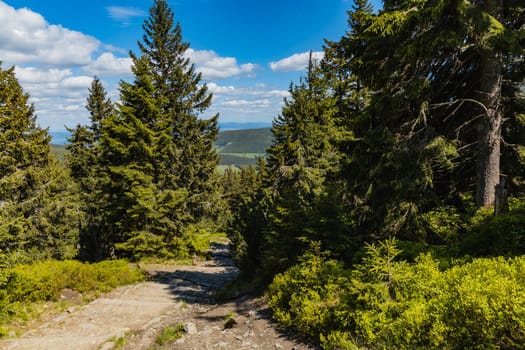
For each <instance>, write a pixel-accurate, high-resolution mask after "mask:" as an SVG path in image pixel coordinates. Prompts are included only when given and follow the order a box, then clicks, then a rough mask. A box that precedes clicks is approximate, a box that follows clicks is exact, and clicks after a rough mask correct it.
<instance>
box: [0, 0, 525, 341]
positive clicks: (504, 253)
mask: <svg viewBox="0 0 525 350" xmlns="http://www.w3.org/2000/svg"><path fill="white" fill-rule="evenodd" d="M143 28H144V36H143V37H142V40H141V41H139V50H138V52H131V53H130V56H131V59H132V62H133V65H132V70H133V80H132V81H131V82H124V81H122V82H121V85H120V96H119V99H120V103H118V104H116V103H114V102H113V101H111V100H110V99H109V98H108V97H107V93H106V91H105V88H104V86H103V84H102V82H101V81H100V80H99V79H98V78H95V79H94V80H93V83H92V85H91V88H90V90H89V97H88V100H87V109H88V111H89V113H90V116H91V119H90V124H89V125H78V126H77V127H76V128H74V129H72V130H71V132H72V135H71V137H70V139H69V142H68V144H67V146H66V154H65V162H64V164H65V165H62V164H61V163H59V162H58V161H56V159H54V157H53V156H51V153H50V146H49V140H50V138H49V135H48V134H47V132H46V131H45V130H43V129H40V128H38V127H37V126H36V125H35V115H34V108H33V106H32V105H30V104H28V95H27V94H25V93H24V92H23V91H22V88H21V86H20V85H19V84H18V82H17V79H16V77H15V74H14V70H13V68H7V69H6V70H0V115H2V132H1V133H0V142H1V143H2V148H1V152H2V157H1V161H0V170H1V172H0V175H1V178H0V181H1V184H2V186H0V188H1V191H0V196H1V198H0V201H1V202H0V204H1V205H0V216H1V218H2V220H1V222H0V238H1V239H0V253H1V254H0V257H1V260H0V262H1V263H2V265H0V266H1V267H0V268H1V269H2V270H0V286H3V285H4V284H6V283H9V278H7V277H5V276H4V275H3V271H4V270H3V269H4V266H5V267H8V266H11V267H12V266H16V265H17V264H19V263H21V262H31V261H34V260H41V259H49V258H53V259H69V258H76V259H79V260H84V261H100V260H105V259H113V258H125V259H129V260H132V261H140V260H141V259H151V258H155V259H174V258H184V257H186V258H187V257H190V256H192V255H193V254H195V252H196V251H197V250H198V249H197V245H198V244H197V242H198V240H199V237H201V236H202V235H206V234H210V233H213V232H219V231H223V232H226V233H227V234H228V235H229V237H230V239H231V243H232V253H233V255H234V258H235V261H236V263H237V265H238V266H239V267H240V269H241V270H242V272H243V276H242V277H241V280H242V281H248V282H245V283H248V284H249V285H250V287H252V289H255V288H254V286H258V287H263V288H265V290H266V297H267V300H268V302H269V305H270V307H271V309H272V313H273V317H274V319H275V320H277V321H278V322H279V323H281V324H282V325H283V326H285V327H289V328H290V329H292V330H293V331H294V332H296V333H298V334H299V335H302V336H305V337H308V338H309V339H312V340H313V341H314V342H316V343H319V344H320V346H322V347H323V348H325V349H519V348H524V345H523V344H525V317H524V315H525V284H524V283H523V271H524V269H525V258H524V255H525V90H524V86H525V85H524V78H525V65H524V57H525V8H524V5H523V3H522V1H519V0H503V1H496V0H485V1H470V2H469V1H445V0H418V1H412V0H392V1H390V0H389V1H386V0H385V1H384V6H383V9H381V10H380V11H378V12H377V11H376V12H374V11H373V10H372V7H371V6H370V4H369V3H368V1H367V0H356V1H355V5H354V6H353V7H352V8H351V9H349V12H348V27H347V28H342V32H344V30H345V29H346V32H345V34H344V35H343V36H342V37H341V38H340V39H339V40H336V41H328V40H327V41H326V42H325V47H324V58H323V59H321V60H316V59H314V58H313V57H312V55H311V57H310V60H309V65H308V67H307V69H306V71H305V72H304V76H303V78H302V79H301V80H300V81H297V82H292V83H291V85H290V88H289V97H288V98H286V99H285V101H284V107H283V108H282V111H281V113H280V114H279V115H277V116H275V119H274V122H273V127H272V129H271V131H270V134H271V135H268V134H266V135H267V136H265V137H270V136H271V142H270V146H269V147H268V149H267V150H266V157H265V158H258V160H257V163H256V164H255V165H254V166H249V167H243V168H241V169H235V170H234V169H233V168H229V169H227V170H226V171H225V173H224V175H218V173H217V172H216V171H215V169H216V167H217V165H218V163H219V156H218V152H217V149H216V147H215V146H214V144H216V145H217V146H218V148H219V150H220V151H221V152H222V153H226V154H227V153H238V151H239V150H242V151H243V152H247V151H248V150H249V151H253V153H258V152H260V147H261V144H262V143H265V142H266V141H263V142H261V144H259V141H257V142H254V143H253V144H251V145H247V144H244V145H242V146H241V148H238V146H240V145H239V144H238V141H237V136H239V133H237V132H228V133H223V134H222V135H221V136H220V138H219V139H218V140H217V137H218V127H217V120H218V116H215V117H213V118H211V119H201V118H199V116H200V115H201V114H202V113H203V112H204V111H205V110H206V109H207V108H209V106H210V104H211V102H212V95H211V93H210V92H209V91H208V88H207V85H206V84H205V83H204V82H203V81H201V75H200V74H198V73H196V71H195V67H194V65H193V64H192V63H191V62H190V60H189V59H188V58H187V57H186V56H184V52H185V51H186V50H187V49H188V47H189V43H186V42H184V41H183V40H182V34H181V27H180V24H178V23H177V22H176V21H175V19H174V14H173V12H172V11H171V9H170V8H169V6H168V3H167V2H166V1H165V0H154V2H153V6H152V7H151V9H150V13H149V17H148V18H147V19H146V20H145V22H144V26H143ZM253 132H257V133H259V132H260V131H257V130H254V131H253ZM253 139H254V140H255V139H256V138H255V137H253ZM257 140H259V138H257ZM251 147H253V148H251ZM225 150H226V151H227V152H225ZM234 151H235V152H234ZM248 153H250V152H248ZM254 159H255V158H254ZM2 298H4V299H2ZM1 300H4V301H5V300H9V299H8V296H6V295H5V293H4V294H2V293H0V301H1ZM0 305H1V303H0ZM1 314H2V312H1V311H0V316H1Z"/></svg>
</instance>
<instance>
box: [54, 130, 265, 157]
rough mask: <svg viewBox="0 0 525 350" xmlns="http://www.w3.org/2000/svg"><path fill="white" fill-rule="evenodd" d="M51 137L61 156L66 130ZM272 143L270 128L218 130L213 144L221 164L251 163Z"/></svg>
mask: <svg viewBox="0 0 525 350" xmlns="http://www.w3.org/2000/svg"><path fill="white" fill-rule="evenodd" d="M50 134H51V136H52V137H53V141H52V144H53V146H52V148H51V150H52V152H54V153H56V154H57V155H58V156H59V158H63V154H64V144H65V143H66V141H67V138H68V137H69V133H68V132H52V131H51V132H50ZM271 143H272V132H271V129H270V128H257V129H244V130H226V131H220V132H219V136H218V138H217V141H216V142H215V146H216V147H217V152H218V153H219V156H220V158H221V165H236V166H244V165H250V164H251V165H253V164H255V163H256V161H257V158H258V157H263V156H264V155H265V153H266V149H267V148H268V147H270V145H271Z"/></svg>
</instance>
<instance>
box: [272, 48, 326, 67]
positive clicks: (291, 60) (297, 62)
mask: <svg viewBox="0 0 525 350" xmlns="http://www.w3.org/2000/svg"><path fill="white" fill-rule="evenodd" d="M309 57H310V52H303V53H296V54H293V55H292V56H289V57H286V58H283V59H282V60H279V61H277V62H270V68H271V69H272V71H274V72H293V71H302V70H305V69H306V68H307V67H308V59H309ZM323 57H324V52H322V51H314V52H312V58H313V59H315V60H321V59H322V58H323Z"/></svg>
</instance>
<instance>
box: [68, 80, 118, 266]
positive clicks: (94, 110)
mask: <svg viewBox="0 0 525 350" xmlns="http://www.w3.org/2000/svg"><path fill="white" fill-rule="evenodd" d="M86 109H87V110H88V111H89V114H90V124H89V125H87V126H84V125H77V127H76V128H75V129H72V130H69V131H70V132H71V137H70V138H69V140H68V141H69V144H67V145H66V151H67V153H66V163H67V165H68V167H69V169H70V170H71V175H72V177H73V179H74V180H75V181H76V182H77V184H78V186H79V190H80V202H81V207H82V210H83V211H84V214H85V215H84V216H83V218H84V220H82V221H81V223H80V245H81V251H80V254H81V256H80V257H81V258H83V259H88V260H99V259H101V258H102V257H103V255H105V254H103V251H105V252H107V250H108V244H107V242H106V237H105V234H104V231H105V230H104V229H103V227H102V226H101V214H102V208H103V207H104V206H105V200H104V199H103V198H101V197H100V196H99V190H100V188H99V187H100V186H101V184H102V183H104V179H103V177H102V176H103V174H104V173H103V172H102V171H101V166H100V155H99V150H100V137H101V133H102V125H103V123H104V121H105V120H106V119H107V118H110V117H111V116H112V115H114V113H115V108H114V105H113V102H112V101H111V100H110V99H109V98H108V97H107V94H106V91H105V89H104V86H103V84H102V82H101V81H100V79H99V78H97V77H95V78H94V79H93V82H92V83H91V87H90V88H89V96H88V98H87V104H86Z"/></svg>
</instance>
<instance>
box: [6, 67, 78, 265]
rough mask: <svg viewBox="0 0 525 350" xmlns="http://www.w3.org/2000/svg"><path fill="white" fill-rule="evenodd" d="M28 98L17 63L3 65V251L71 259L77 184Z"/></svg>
mask: <svg viewBox="0 0 525 350" xmlns="http://www.w3.org/2000/svg"><path fill="white" fill-rule="evenodd" d="M28 100H29V95H28V94H26V93H24V92H23V90H22V87H21V86H20V84H19V83H18V80H17V79H16V77H15V73H14V67H11V68H9V69H7V70H2V69H1V67H0V116H1V118H0V119H1V120H0V147H1V150H0V159H1V160H0V242H1V245H0V250H3V251H4V252H5V253H9V254H12V255H15V256H18V257H19V259H35V258H51V257H52V258H57V259H59V258H72V257H74V256H75V255H76V253H77V242H78V234H77V232H78V230H77V229H76V228H77V224H78V218H79V216H80V213H79V211H78V207H77V205H76V198H75V191H74V188H73V186H72V185H73V183H72V181H71V179H70V178H69V176H68V174H67V173H66V171H65V169H64V168H63V167H62V165H61V164H59V163H58V161H57V160H56V159H55V158H54V157H53V156H51V154H50V146H49V142H50V139H51V138H50V136H49V134H48V132H47V130H45V129H41V128H40V127H38V126H37V125H36V116H35V115H34V107H33V105H31V104H29V102H28Z"/></svg>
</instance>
